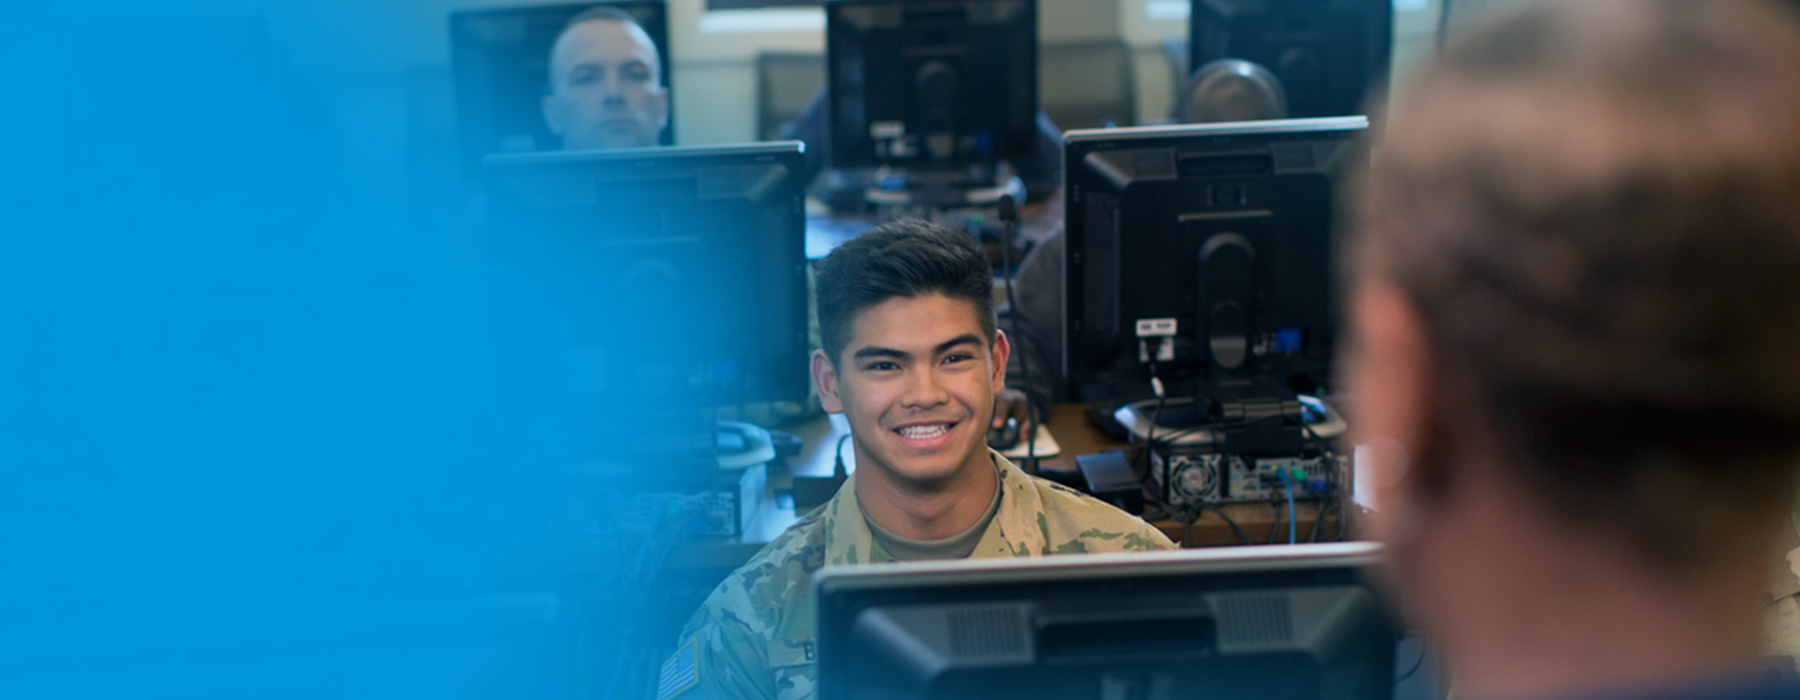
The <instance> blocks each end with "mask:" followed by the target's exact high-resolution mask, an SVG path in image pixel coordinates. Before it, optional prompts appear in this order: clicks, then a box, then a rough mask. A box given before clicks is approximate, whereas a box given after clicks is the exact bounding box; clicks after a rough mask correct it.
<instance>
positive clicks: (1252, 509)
mask: <svg viewBox="0 0 1800 700" xmlns="http://www.w3.org/2000/svg"><path fill="white" fill-rule="evenodd" d="M1086 410H1087V406H1086V405H1081V404H1064V405H1058V406H1054V407H1052V408H1051V410H1050V420H1049V421H1048V423H1047V425H1049V427H1050V432H1051V434H1052V435H1055V436H1056V440H1057V442H1059V443H1061V445H1062V453H1061V454H1059V455H1057V456H1055V457H1051V458H1047V459H1040V460H1039V463H1040V468H1041V469H1043V470H1045V471H1066V472H1074V471H1075V457H1076V456H1078V455H1088V454H1094V453H1096V452H1102V451H1105V450H1115V449H1119V448H1122V447H1125V446H1126V445H1125V444H1124V443H1122V442H1119V441H1116V440H1114V439H1112V438H1111V437H1110V436H1108V435H1107V434H1105V433H1104V432H1102V431H1100V430H1099V429H1098V428H1095V427H1093V426H1092V425H1089V424H1088V422H1087V417H1086V415H1085V412H1086ZM789 432H792V433H794V434H795V435H797V436H799V438H800V439H801V442H802V447H801V452H800V455H799V456H798V457H796V458H794V459H792V460H790V461H789V466H790V467H791V469H790V471H791V472H792V473H791V474H772V475H770V477H769V489H768V493H767V494H766V496H767V497H765V498H764V499H763V502H762V503H761V504H760V505H758V507H757V512H756V514H755V516H754V517H753V519H752V521H751V524H750V528H749V530H748V531H747V532H745V533H744V535H743V536H741V537H737V538H720V539H714V540H709V541H705V542H700V543H696V544H694V545H692V546H689V547H685V548H683V549H682V550H681V551H678V552H676V553H674V554H673V555H671V559H670V562H669V563H670V565H672V566H688V567H703V566H711V567H720V568H731V567H736V566H738V565H739V564H742V563H743V562H745V561H748V560H749V559H750V557H751V556H753V555H755V554H756V551H757V550H759V549H761V548H762V546H763V545H764V544H766V543H768V542H770V541H772V540H774V539H775V537H776V536H778V535H780V534H781V532H782V531H783V530H786V529H787V527H788V526H789V525H792V524H793V523H794V521H795V520H798V519H799V514H797V513H795V511H794V507H793V500H792V498H791V497H783V496H785V494H786V493H787V492H788V490H789V489H791V488H792V484H793V477H794V476H803V477H821V476H830V475H831V472H832V468H833V466H834V463H835V461H836V451H835V450H836V447H837V443H838V438H840V437H843V436H845V435H848V434H849V433H850V425H849V423H848V422H846V421H845V420H844V417H843V415H841V414H837V415H827V416H821V417H818V418H815V419H812V420H809V421H807V422H805V423H802V424H800V425H798V426H795V427H791V428H789ZM844 463H845V467H846V469H848V470H850V471H855V469H856V457H855V455H854V454H853V451H852V450H851V449H850V446H849V444H848V443H846V444H845V446H844ZM784 504H785V505H784ZM1319 508H1320V504H1319V503H1318V502H1304V501H1303V502H1300V503H1299V504H1297V505H1296V506H1295V510H1296V511H1298V512H1297V515H1298V518H1297V521H1296V527H1297V528H1298V530H1299V533H1300V537H1301V538H1302V539H1304V538H1305V537H1306V536H1307V534H1309V533H1310V532H1311V531H1312V527H1313V520H1314V519H1315V518H1317V517H1318V513H1319ZM1221 510H1223V511H1224V513H1225V514H1226V515H1228V516H1230V518H1231V519H1232V520H1233V521H1236V523H1237V525H1238V527H1240V528H1242V529H1243V530H1244V531H1245V533H1246V534H1248V535H1249V536H1250V538H1251V541H1252V542H1253V543H1256V544H1263V543H1266V542H1268V540H1269V537H1270V535H1271V534H1272V533H1274V534H1277V535H1281V536H1279V537H1278V539H1280V540H1282V541H1285V539H1286V538H1285V533H1283V532H1281V531H1284V530H1286V529H1287V528H1286V525H1287V521H1288V518H1287V513H1286V512H1284V510H1285V508H1282V509H1278V508H1276V507H1275V506H1272V505H1265V504H1260V503H1238V504H1232V505H1227V506H1224V507H1222V508H1221ZM1152 524H1153V525H1156V526H1157V527H1158V528H1160V529H1161V530H1162V531H1163V533H1164V534H1166V535H1168V536H1169V539H1172V540H1174V541H1176V542H1181V543H1184V544H1185V546H1189V547H1216V546H1229V545H1238V544H1242V543H1243V539H1242V538H1240V537H1239V536H1238V534H1237V533H1236V532H1235V531H1233V530H1232V529H1231V526H1230V525H1228V524H1227V523H1226V522H1225V519H1224V518H1223V517H1221V516H1220V515H1219V514H1218V513H1211V512H1208V513H1204V514H1202V515H1201V517H1200V519H1199V520H1196V521H1195V522H1194V523H1193V524H1192V526H1191V527H1184V526H1183V525H1182V523H1179V522H1175V521H1173V520H1160V521H1154V522H1153V523H1152ZM1323 527H1324V532H1325V534H1327V535H1331V536H1335V535H1336V534H1337V527H1338V519H1337V518H1336V517H1335V516H1327V517H1326V519H1325V524H1324V526H1323ZM1184 530H1185V532H1184Z"/></svg>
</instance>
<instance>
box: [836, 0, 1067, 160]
mask: <svg viewBox="0 0 1800 700" xmlns="http://www.w3.org/2000/svg"><path fill="white" fill-rule="evenodd" d="M825 18H826V20H825V21H826V32H825V36H826V41H825V44H826V56H827V63H828V84H829V86H830V88H829V92H830V96H831V102H830V108H831V146H832V147H831V160H832V165H834V166H837V167H840V168H850V167H874V166H881V165H892V166H904V167H954V166H965V165H991V164H993V163H996V162H998V161H1000V160H1015V159H1019V158H1023V157H1025V156H1027V155H1029V154H1030V153H1031V152H1032V151H1033V148H1034V143H1035V141H1034V139H1035V138H1036V135H1037V123H1036V113H1037V101H1038V83H1037V54H1038V49H1037V2H1036V0H830V2H828V3H826V5H825Z"/></svg>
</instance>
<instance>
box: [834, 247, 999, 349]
mask: <svg viewBox="0 0 1800 700" xmlns="http://www.w3.org/2000/svg"><path fill="white" fill-rule="evenodd" d="M815 286H816V287H817V290H818V298H819V303H818V308H819V335H820V340H821V342H822V344H823V345H824V346H825V354H826V355H827V356H829V357H830V358H831V362H832V364H836V363H837V361H838V355H839V353H842V352H843V351H844V346H845V345H846V344H848V343H849V342H850V331H851V324H852V323H854V322H855V320H856V315H857V314H858V313H861V312H862V311H863V310H864V309H867V308H869V307H872V306H876V305H878V304H881V303H882V302H885V301H887V300H889V299H893V298H895V297H907V298H913V297H920V296H926V295H930V294H942V295H944V296H946V297H950V298H952V299H961V300H963V301H967V302H969V303H970V304H974V305H975V316H976V318H978V319H980V322H981V330H982V332H983V333H984V334H985V335H986V336H987V338H988V341H989V342H990V343H991V342H993V339H994V328H995V326H994V324H995V321H994V274H993V270H992V268H990V267H989V265H988V258H987V254H986V253H984V252H983V251H982V249H981V246H980V245H978V244H976V242H975V239H974V237H972V236H970V235H969V234H967V233H964V232H961V231H956V230H952V229H950V228H946V227H944V226H941V225H938V224H934V223H931V222H928V221H923V220H920V219H901V220H897V221H890V222H888V223H885V224H882V225H880V226H877V227H875V228H873V229H870V230H869V231H868V232H867V233H864V234H862V235H860V236H857V237H856V238H853V239H851V240H850V241H848V242H846V243H844V244H843V245H840V246H838V247H837V249H836V250H833V251H831V254H830V255H827V256H825V259H824V260H823V261H821V262H820V263H819V269H818V275H817V278H816V279H815Z"/></svg>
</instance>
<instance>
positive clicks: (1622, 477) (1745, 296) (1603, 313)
mask: <svg viewBox="0 0 1800 700" xmlns="http://www.w3.org/2000/svg"><path fill="white" fill-rule="evenodd" d="M1386 134H1387V138H1386V143H1384V144H1383V149H1382V153H1381V159H1380V162H1379V163H1378V166H1377V170H1376V171H1375V172H1374V174H1373V175H1372V176H1371V177H1370V180H1369V182H1368V186H1367V190H1366V192H1365V193H1364V194H1365V195H1366V198H1365V199H1364V200H1363V201H1362V207H1363V210H1362V211H1361V212H1360V215H1359V224H1358V226H1357V228H1358V229H1359V232H1358V237H1359V239H1360V240H1359V241H1358V246H1357V251H1358V259H1357V260H1356V261H1355V263H1354V271H1355V273H1357V274H1366V275H1374V276H1376V277H1377V278H1380V279H1384V280H1386V281H1388V282H1391V283H1394V284H1395V285H1396V286H1397V287H1399V288H1400V289H1401V291H1402V292H1403V293H1404V294H1406V295H1407V296H1408V297H1409V299H1410V300H1411V302H1412V303H1413V304H1414V305H1415V306H1416V308H1417V309H1418V312H1419V314H1420V316H1421V321H1422V324H1423V325H1424V326H1425V332H1426V334H1427V341H1428V342H1429V343H1430V344H1431V346H1432V348H1433V351H1434V356H1435V357H1437V358H1438V359H1439V360H1440V362H1439V364H1438V367H1437V369H1438V371H1439V372H1440V376H1439V379H1440V380H1441V385H1442V386H1444V387H1445V389H1444V394H1443V395H1442V397H1441V398H1442V399H1443V403H1442V404H1441V405H1440V406H1439V408H1440V409H1441V411H1442V413H1443V414H1444V415H1446V416H1448V417H1447V418H1444V419H1443V420H1447V421H1452V422H1451V423H1448V424H1446V426H1447V429H1448V430H1451V431H1452V432H1453V433H1454V432H1456V431H1457V430H1458V429H1459V426H1460V429H1461V430H1462V431H1464V432H1462V433H1461V434H1462V435H1464V436H1467V435H1481V436H1484V439H1483V440H1482V448H1483V449H1492V450H1499V451H1500V452H1501V453H1502V454H1501V455H1500V456H1501V457H1503V459H1504V461H1503V462H1502V463H1504V464H1507V465H1509V466H1511V467H1513V468H1515V469H1516V473H1514V474H1511V475H1510V476H1512V477H1514V478H1516V479H1517V480H1518V483H1520V484H1521V485H1522V486H1524V487H1526V488H1528V490H1529V491H1530V492H1531V493H1533V494H1534V495H1535V496H1536V497H1538V498H1540V499H1542V500H1543V501H1545V502H1546V503H1547V504H1549V505H1551V506H1553V510H1554V511H1555V512H1557V513H1558V514H1560V515H1561V516H1563V517H1564V518H1565V520H1567V521H1568V522H1572V523H1577V524H1580V525H1582V526H1592V527H1598V528H1603V529H1604V531H1607V532H1610V533H1613V534H1616V535H1619V536H1620V537H1621V538H1622V539H1624V540H1628V541H1630V542H1631V543H1632V544H1633V545H1635V547H1636V549H1637V551H1639V552H1640V553H1641V554H1645V555H1647V556H1648V558H1649V559H1650V560H1652V561H1653V562H1655V563H1657V564H1659V565H1665V566H1670V567H1675V568H1680V567H1682V566H1685V565H1688V564H1692V563H1694V562H1696V561H1697V559H1698V558H1700V557H1701V556H1702V555H1704V553H1705V551H1706V549H1707V548H1708V547H1709V546H1711V545H1713V544H1714V543H1716V542H1717V541H1718V540H1720V539H1723V538H1730V537H1735V536H1736V534H1735V533H1736V532H1739V531H1741V530H1742V528H1743V526H1744V524H1745V523H1746V522H1748V521H1746V520H1745V519H1744V518H1745V517H1746V516H1747V515H1748V514H1756V515H1758V517H1762V516H1766V515H1768V514H1771V513H1774V512H1775V511H1776V509H1780V508H1786V507H1788V506H1791V498H1792V493H1793V492H1792V490H1791V488H1792V483H1793V478H1794V472H1795V467H1796V465H1797V464H1800V351H1797V350H1796V349H1797V348H1800V23H1797V22H1796V21H1795V18H1794V17H1790V16H1788V14H1787V13H1786V12H1785V11H1783V10H1780V9H1777V8H1775V7H1773V6H1771V5H1767V4H1764V3H1757V2H1749V1H1735V0H1583V2H1568V3H1540V4H1537V5H1535V6H1533V7H1530V8H1528V9H1525V10H1523V11H1520V12H1517V13H1513V14H1509V15H1507V16H1506V18H1504V19H1499V20H1496V21H1494V22H1492V23H1489V24H1487V25H1485V26H1483V27H1482V28H1479V29H1475V30H1473V31H1471V32H1470V33H1469V34H1467V35H1465V36H1464V37H1463V38H1462V39H1461V40H1460V41H1458V42H1457V43H1456V44H1455V45H1454V46H1453V47H1451V48H1449V49H1447V50H1446V51H1445V53H1444V54H1443V55H1442V56H1441V57H1440V59H1439V60H1438V61H1436V62H1435V65H1433V66H1432V67H1430V68H1428V69H1426V70H1425V71H1424V72H1423V73H1422V75H1421V76H1420V77H1419V78H1418V80H1417V81H1416V82H1415V83H1414V84H1413V85H1412V86H1411V88H1410V89H1409V90H1407V91H1405V92H1404V93H1403V94H1402V95H1401V96H1400V98H1399V99H1398V100H1397V101H1396V103H1395V107H1394V111H1393V114H1392V115H1391V119H1390V120H1389V121H1388V122H1387V129H1386ZM1452 441H1454V438H1446V444H1449V443H1450V442H1452ZM1456 444H1463V443H1461V442H1457V443H1456ZM1420 459H1425V458H1424V457H1420ZM1452 471H1453V470H1450V469H1435V470H1427V471H1425V472H1422V474H1425V476H1424V477H1422V478H1423V479H1425V483H1424V486H1425V489H1426V495H1427V497H1431V495H1432V494H1433V493H1441V492H1443V490H1444V485H1443V484H1442V483H1436V484H1434V483H1432V482H1431V479H1432V478H1437V479H1440V480H1446V479H1454V478H1455V475H1454V473H1452ZM1734 528H1736V529H1734Z"/></svg>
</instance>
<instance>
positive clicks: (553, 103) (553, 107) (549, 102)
mask: <svg viewBox="0 0 1800 700" xmlns="http://www.w3.org/2000/svg"><path fill="white" fill-rule="evenodd" d="M543 110H544V126H547V127H550V133H552V134H556V136H557V138H562V135H563V119H562V116H563V115H562V102H561V100H559V99H557V97H556V93H554V92H552V93H550V94H547V95H544V104H543Z"/></svg>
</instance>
